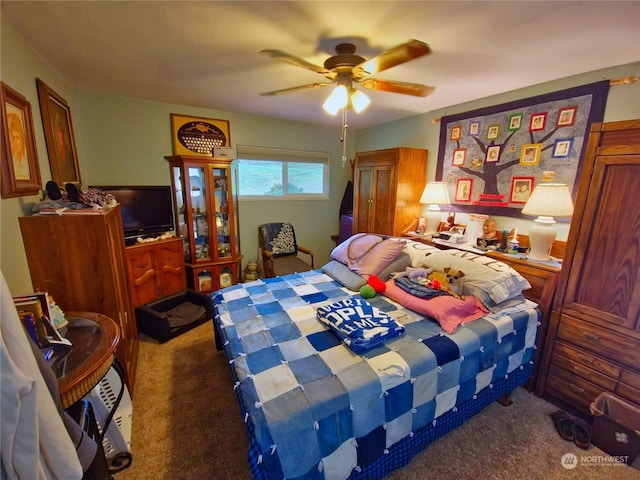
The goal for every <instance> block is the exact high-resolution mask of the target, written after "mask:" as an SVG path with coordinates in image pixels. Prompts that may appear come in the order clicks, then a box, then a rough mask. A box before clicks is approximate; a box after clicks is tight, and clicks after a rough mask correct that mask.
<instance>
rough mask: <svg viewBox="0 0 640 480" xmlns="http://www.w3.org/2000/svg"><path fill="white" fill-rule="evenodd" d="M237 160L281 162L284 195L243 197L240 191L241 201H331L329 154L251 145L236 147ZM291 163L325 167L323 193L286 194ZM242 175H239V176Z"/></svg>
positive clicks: (239, 197)
mask: <svg viewBox="0 0 640 480" xmlns="http://www.w3.org/2000/svg"><path fill="white" fill-rule="evenodd" d="M236 158H237V159H238V160H245V161H251V160H257V161H260V160H262V161H271V162H281V164H282V179H283V194H282V195H242V194H241V193H240V191H239V189H238V199H239V200H259V201H265V200H273V201H282V200H328V199H329V184H330V182H329V179H330V172H329V165H330V158H331V155H330V154H329V152H314V151H310V150H289V149H282V148H268V147H254V146H249V145H237V146H236ZM290 163H319V164H322V165H323V174H322V177H323V178H322V193H292V194H290V193H286V186H287V185H288V182H287V171H288V169H287V166H288V164H290ZM240 175H241V174H240V173H238V176H240Z"/></svg>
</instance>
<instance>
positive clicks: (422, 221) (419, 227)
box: [416, 217, 427, 235]
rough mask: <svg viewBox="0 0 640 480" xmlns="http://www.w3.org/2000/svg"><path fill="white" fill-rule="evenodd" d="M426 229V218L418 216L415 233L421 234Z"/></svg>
mask: <svg viewBox="0 0 640 480" xmlns="http://www.w3.org/2000/svg"><path fill="white" fill-rule="evenodd" d="M426 231H427V219H426V218H425V217H418V222H417V224H416V233H419V234H421V235H422V234H423V233H424V232H426Z"/></svg>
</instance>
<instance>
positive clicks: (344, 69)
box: [260, 40, 435, 115]
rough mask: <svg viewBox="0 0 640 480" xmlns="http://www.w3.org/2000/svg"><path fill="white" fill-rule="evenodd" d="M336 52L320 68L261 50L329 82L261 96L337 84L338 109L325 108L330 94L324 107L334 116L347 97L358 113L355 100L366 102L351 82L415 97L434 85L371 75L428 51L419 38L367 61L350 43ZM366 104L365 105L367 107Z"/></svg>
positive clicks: (423, 94)
mask: <svg viewBox="0 0 640 480" xmlns="http://www.w3.org/2000/svg"><path fill="white" fill-rule="evenodd" d="M335 51H336V55H333V56H332V57H329V58H327V60H325V62H324V65H323V66H322V67H321V66H319V65H314V64H313V63H310V62H307V61H306V60H303V59H301V58H298V57H295V56H293V55H290V54H288V53H285V52H283V51H281V50H262V51H261V52H260V53H261V54H262V55H267V56H269V57H271V58H274V59H276V60H279V61H282V62H285V63H289V64H291V65H294V66H296V67H302V68H305V69H307V70H311V71H312V72H315V73H319V74H320V75H323V76H324V77H325V78H326V79H328V80H329V81H328V82H324V81H323V82H314V83H310V84H307V85H299V86H297V87H290V88H284V89H281V90H274V91H272V92H264V93H261V94H260V95H279V94H282V93H290V92H295V91H298V90H308V89H313V88H320V87H326V86H328V85H333V84H337V85H338V87H341V86H342V87H344V89H341V90H342V92H341V95H342V98H341V99H340V100H339V102H338V103H339V104H341V105H340V106H339V107H338V108H332V109H331V110H335V111H330V110H328V109H327V108H326V107H327V102H328V101H329V100H330V99H331V98H332V97H331V96H330V97H329V99H327V102H325V106H324V107H325V110H327V111H329V113H333V114H334V115H335V113H336V112H337V110H338V109H339V108H342V107H344V106H346V105H347V103H348V101H349V100H350V101H351V104H352V105H353V106H354V108H355V109H356V111H357V112H359V111H360V110H361V109H359V108H358V106H357V105H356V102H358V100H359V99H361V98H362V97H364V99H366V100H364V101H365V102H366V105H368V103H369V100H368V98H366V96H365V95H364V94H362V92H360V91H359V90H357V89H356V88H355V87H354V83H355V84H356V85H361V86H363V87H364V88H370V89H373V90H381V91H385V92H392V93H402V94H404V95H413V96H416V97H426V96H427V95H430V94H432V93H433V91H434V90H435V87H428V86H426V85H420V84H417V83H409V82H399V81H395V80H381V79H377V78H374V77H373V76H374V75H376V74H378V73H380V72H382V71H384V70H387V69H389V68H391V67H395V66H396V65H400V64H402V63H405V62H408V61H410V60H414V59H416V58H419V57H422V56H424V55H428V54H430V53H431V48H429V45H427V44H426V43H424V42H421V41H419V40H410V41H408V42H406V43H403V44H400V45H397V46H395V47H393V48H390V49H388V50H386V51H384V52H382V53H380V54H379V55H377V56H375V57H373V58H371V59H369V60H366V59H365V58H363V57H361V56H359V55H357V54H356V47H355V45H353V44H352V43H340V44H338V45H337V46H336V47H335ZM338 90H339V88H336V90H335V91H334V92H337V91H338ZM333 95H334V94H332V96H333ZM366 105H364V106H365V107H366ZM363 108H364V107H363Z"/></svg>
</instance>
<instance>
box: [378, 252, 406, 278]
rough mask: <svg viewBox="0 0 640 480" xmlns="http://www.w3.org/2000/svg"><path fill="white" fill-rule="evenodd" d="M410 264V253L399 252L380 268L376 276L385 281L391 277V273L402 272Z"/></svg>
mask: <svg viewBox="0 0 640 480" xmlns="http://www.w3.org/2000/svg"><path fill="white" fill-rule="evenodd" d="M410 266H411V255H409V254H408V253H406V252H400V253H399V254H398V256H397V257H396V259H395V260H394V261H392V262H391V263H390V264H389V265H387V266H386V267H385V268H383V269H382V271H381V272H380V273H379V274H378V278H379V279H380V280H382V281H383V282H386V281H387V280H389V279H390V278H391V274H392V273H395V272H404V271H405V270H406V269H407V267H410Z"/></svg>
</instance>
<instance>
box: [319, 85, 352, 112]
mask: <svg viewBox="0 0 640 480" xmlns="http://www.w3.org/2000/svg"><path fill="white" fill-rule="evenodd" d="M348 101H349V92H347V88H346V87H345V86H344V85H338V86H337V87H336V88H335V89H334V90H333V92H331V95H329V97H328V98H327V99H326V100H325V102H324V103H323V104H322V108H323V109H324V111H325V112H327V113H328V114H330V115H335V114H337V113H338V110H340V109H341V108H344V107H346V106H347V103H348Z"/></svg>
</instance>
